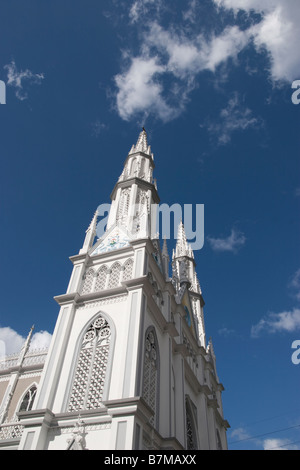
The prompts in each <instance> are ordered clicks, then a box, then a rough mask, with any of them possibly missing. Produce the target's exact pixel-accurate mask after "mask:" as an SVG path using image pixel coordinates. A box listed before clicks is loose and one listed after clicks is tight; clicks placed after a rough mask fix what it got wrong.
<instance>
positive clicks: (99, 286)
mask: <svg viewBox="0 0 300 470" xmlns="http://www.w3.org/2000/svg"><path fill="white" fill-rule="evenodd" d="M106 278H107V266H105V265H104V266H101V268H100V269H99V271H98V274H97V280H96V284H95V291H96V292H98V291H101V290H103V289H105V286H106Z"/></svg>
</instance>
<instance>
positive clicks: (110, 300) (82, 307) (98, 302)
mask: <svg viewBox="0 0 300 470" xmlns="http://www.w3.org/2000/svg"><path fill="white" fill-rule="evenodd" d="M127 297H128V294H121V295H114V296H113V297H106V298H105V299H102V300H96V301H94V302H93V301H91V302H83V303H82V304H80V305H79V306H78V307H77V311H79V310H85V309H86V308H92V307H101V306H102V305H109V304H116V303H118V302H124V301H125V300H127Z"/></svg>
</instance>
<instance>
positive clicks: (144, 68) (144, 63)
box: [115, 57, 176, 121]
mask: <svg viewBox="0 0 300 470" xmlns="http://www.w3.org/2000/svg"><path fill="white" fill-rule="evenodd" d="M164 70H165V68H164V67H163V66H162V65H160V64H159V63H158V61H157V59H156V58H155V57H136V58H133V59H132V61H131V64H130V67H129V69H128V70H127V71H125V72H124V73H122V74H119V75H117V76H116V77H115V82H116V85H117V87H118V93H117V108H118V112H119V114H120V116H121V118H122V119H124V120H126V121H127V120H129V119H130V118H131V117H132V116H133V115H135V114H137V113H142V114H144V116H145V117H146V116H147V115H148V114H150V113H151V112H153V113H155V114H156V115H157V116H158V117H159V118H160V119H161V120H162V121H168V120H170V119H171V118H172V116H173V114H174V113H175V114H176V110H175V109H173V108H172V107H170V106H169V105H168V104H167V103H166V101H165V100H164V98H163V96H162V93H163V87H162V85H161V84H160V83H159V82H158V81H157V79H156V76H157V74H161V73H163V72H164Z"/></svg>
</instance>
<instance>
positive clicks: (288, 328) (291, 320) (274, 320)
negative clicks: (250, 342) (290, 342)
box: [251, 308, 300, 338]
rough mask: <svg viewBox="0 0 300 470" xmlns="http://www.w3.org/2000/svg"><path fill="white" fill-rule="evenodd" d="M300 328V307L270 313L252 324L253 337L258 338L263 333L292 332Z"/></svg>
mask: <svg viewBox="0 0 300 470" xmlns="http://www.w3.org/2000/svg"><path fill="white" fill-rule="evenodd" d="M299 330H300V309H299V308H294V309H293V310H291V311H286V312H280V313H272V312H270V313H268V315H266V316H265V317H263V318H261V320H259V322H258V323H257V324H256V325H254V326H252V328H251V337H252V338H258V337H259V336H260V335H261V334H262V333H282V332H288V333H292V332H294V331H299Z"/></svg>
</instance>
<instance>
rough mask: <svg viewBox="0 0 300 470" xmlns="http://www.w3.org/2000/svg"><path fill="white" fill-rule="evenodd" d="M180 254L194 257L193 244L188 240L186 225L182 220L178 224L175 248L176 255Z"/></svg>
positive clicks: (177, 256)
mask: <svg viewBox="0 0 300 470" xmlns="http://www.w3.org/2000/svg"><path fill="white" fill-rule="evenodd" d="M180 256H188V257H189V258H194V253H193V250H192V248H191V245H190V244H189V243H188V242H187V238H186V234H185V230H184V225H183V223H182V221H181V222H180V224H179V226H178V232H177V243H176V249H175V257H176V258H179V257H180Z"/></svg>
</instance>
